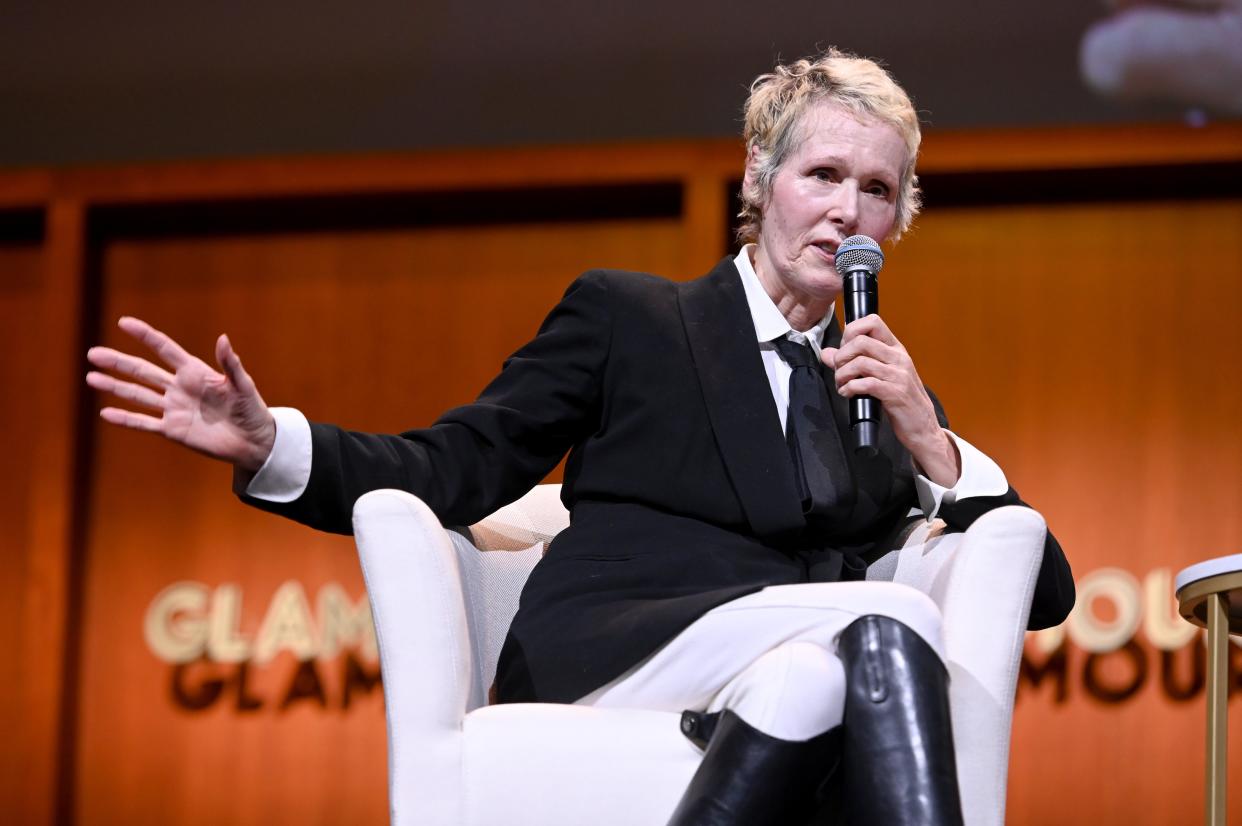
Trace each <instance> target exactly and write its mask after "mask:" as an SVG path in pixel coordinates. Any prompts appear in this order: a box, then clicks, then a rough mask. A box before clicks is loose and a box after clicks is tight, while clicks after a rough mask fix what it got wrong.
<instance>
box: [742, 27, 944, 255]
mask: <svg viewBox="0 0 1242 826" xmlns="http://www.w3.org/2000/svg"><path fill="white" fill-rule="evenodd" d="M825 100H826V101H830V102H832V103H837V104H840V105H842V106H844V107H846V108H847V109H849V110H850V111H851V112H853V113H854V114H855V115H856V116H859V117H870V118H875V119H877V120H879V121H880V122H881V123H886V124H888V125H890V126H892V127H893V128H894V129H896V130H897V132H898V134H900V135H901V137H902V138H903V139H904V140H905V142H906V150H907V152H906V156H907V157H906V167H905V169H903V170H901V181H900V183H899V184H898V190H897V215H896V220H895V222H894V226H895V230H894V232H893V235H892V237H893V239H894V240H896V239H897V238H899V237H901V234H902V233H903V232H905V231H906V230H907V229H909V227H910V223H911V222H912V221H913V220H914V216H916V215H918V212H919V208H920V207H921V206H922V199H921V197H920V194H919V185H918V177H917V176H916V175H915V174H914V162H915V160H916V159H917V158H918V154H919V143H920V141H921V140H922V134H921V133H920V131H919V118H918V115H917V114H916V113H915V111H914V104H913V103H911V102H910V96H909V95H907V94H906V93H905V90H903V89H902V88H901V87H900V86H898V85H897V81H895V80H893V77H892V75H890V74H889V73H888V72H887V71H885V70H884V68H883V67H882V66H880V64H878V63H876V62H875V61H873V60H868V59H867V58H865V57H858V56H856V55H852V54H849V53H847V52H843V51H840V50H838V49H835V48H830V49H828V51H826V52H824V53H823V54H821V55H819V56H818V57H816V58H815V59H814V60H807V59H803V60H798V61H796V62H794V63H790V64H788V65H778V66H777V67H776V68H775V69H773V70H772V71H771V72H769V73H767V74H762V75H759V77H757V78H755V82H754V83H752V84H751V85H750V97H748V98H747V99H746V127H745V131H744V132H743V137H744V138H745V140H746V162H747V164H748V165H750V164H753V166H752V167H751V175H750V177H749V178H748V179H747V180H746V181H744V182H743V185H742V211H741V212H740V213H738V217H739V218H741V219H742V223H741V226H740V227H739V228H738V231H737V235H738V240H740V241H741V242H742V243H744V244H748V243H752V242H754V241H756V240H757V239H758V238H759V229H760V227H761V226H762V225H763V209H762V206H761V205H762V204H763V203H764V202H765V201H766V200H767V199H768V196H769V195H771V193H772V181H773V179H774V178H775V177H776V173H777V171H778V170H779V169H780V167H781V164H783V163H784V162H785V159H786V158H788V157H789V153H790V152H791V151H792V150H793V148H794V146H795V144H796V142H797V141H798V140H799V139H800V138H801V134H800V129H799V127H800V126H801V124H802V120H803V118H804V117H805V115H806V113H807V111H808V110H809V109H810V108H811V107H812V106H813V105H815V104H817V103H819V102H821V101H825ZM747 182H748V183H749V186H747ZM876 240H883V239H876Z"/></svg>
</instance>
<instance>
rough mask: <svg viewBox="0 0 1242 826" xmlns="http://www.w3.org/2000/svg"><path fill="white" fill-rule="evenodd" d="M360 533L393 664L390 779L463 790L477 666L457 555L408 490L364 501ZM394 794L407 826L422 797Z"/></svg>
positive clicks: (385, 655)
mask: <svg viewBox="0 0 1242 826" xmlns="http://www.w3.org/2000/svg"><path fill="white" fill-rule="evenodd" d="M354 535H355V539H356V541H357V544H358V554H359V558H360V561H361V564H362V573H363V578H364V579H365V581H366V588H367V596H368V598H369V599H370V602H371V611H372V615H373V619H374V624H375V631H376V639H377V642H378V645H379V649H380V657H381V658H382V660H383V664H384V701H385V708H386V714H387V716H388V774H389V778H390V781H391V779H392V778H394V777H401V778H413V777H417V778H419V785H420V786H421V788H422V789H429V788H437V784H438V783H446V784H447V785H445V786H443V788H455V787H456V786H457V785H459V784H460V782H461V778H460V774H461V761H462V741H461V736H460V732H461V721H462V717H463V715H464V714H465V712H466V704H467V702H468V700H469V695H470V687H471V684H472V676H473V668H474V664H473V659H472V657H471V654H470V648H469V635H468V634H469V632H468V628H467V619H466V607H465V603H464V599H463V594H462V581H461V571H460V568H459V563H458V558H457V554H456V552H455V551H454V550H453V546H452V543H451V542H450V540H449V538H448V535H447V533H446V532H445V530H444V528H443V527H442V526H441V525H440V522H439V520H437V519H436V517H435V515H434V514H433V513H432V512H431V510H430V509H429V508H428V507H427V506H426V505H425V504H423V502H422V501H421V500H419V499H418V498H417V497H415V496H413V495H411V494H409V493H405V492H404V491H397V490H376V491H372V492H370V493H367V494H366V495H364V496H362V497H360V498H359V499H358V501H357V502H356V503H355V505H354ZM429 674H430V675H435V676H434V678H432V679H428V676H427V675H429ZM389 789H390V800H389V806H390V808H391V810H392V813H393V821H394V822H399V820H398V817H397V814H398V812H402V811H404V810H405V809H406V808H408V807H407V801H405V800H403V799H401V798H402V796H403V795H406V794H409V795H410V796H413V793H414V790H413V789H411V787H410V784H407V783H392V782H390V784H389ZM424 804H425V801H423V802H420V803H419V805H420V806H421V805H424ZM446 805H447V804H446ZM445 817H446V819H445V820H444V822H446V823H447V822H461V820H460V819H457V820H454V819H453V818H454V817H455V816H454V815H451V813H446V814H445Z"/></svg>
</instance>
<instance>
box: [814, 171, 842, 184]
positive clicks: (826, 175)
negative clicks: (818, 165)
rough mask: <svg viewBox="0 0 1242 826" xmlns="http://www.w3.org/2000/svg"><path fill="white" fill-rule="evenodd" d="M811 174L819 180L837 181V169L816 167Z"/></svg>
mask: <svg viewBox="0 0 1242 826" xmlns="http://www.w3.org/2000/svg"><path fill="white" fill-rule="evenodd" d="M811 175H812V177H814V178H815V180H817V181H835V180H836V179H837V173H836V170H833V169H816V170H815V171H814V172H812V173H811Z"/></svg>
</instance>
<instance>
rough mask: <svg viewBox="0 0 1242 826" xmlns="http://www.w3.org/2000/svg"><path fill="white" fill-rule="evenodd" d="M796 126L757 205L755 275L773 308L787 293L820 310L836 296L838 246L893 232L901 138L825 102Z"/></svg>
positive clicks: (902, 157) (903, 161)
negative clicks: (791, 142) (787, 149)
mask: <svg viewBox="0 0 1242 826" xmlns="http://www.w3.org/2000/svg"><path fill="white" fill-rule="evenodd" d="M795 128H796V129H799V130H800V131H801V132H802V134H801V135H800V136H798V137H799V138H800V140H799V141H798V142H797V143H796V144H795V146H794V149H793V151H792V152H790V154H789V156H788V157H787V158H786V159H785V162H784V163H783V164H782V165H781V166H780V168H779V169H778V170H777V172H776V175H775V176H774V177H773V180H772V191H771V193H770V194H769V196H768V198H767V199H766V201H765V202H764V203H763V204H762V209H763V224H762V227H761V229H760V232H759V241H758V248H757V249H756V251H755V272H756V274H757V275H758V276H759V279H760V281H761V282H762V283H763V285H764V288H765V289H766V290H767V292H768V294H769V295H771V296H773V299H774V300H775V301H776V303H777V305H778V306H780V305H781V299H782V298H790V299H793V300H794V301H797V302H798V303H800V304H805V305H820V304H824V305H825V306H824V310H825V311H827V306H826V304H827V303H830V302H832V301H834V300H835V299H836V297H837V296H838V295H840V294H841V278H840V276H838V275H837V271H836V269H835V268H834V266H833V262H834V260H835V255H836V249H837V246H838V245H839V244H840V243H841V242H842V241H844V240H845V239H846V238H848V237H849V236H851V235H858V234H861V235H869V236H871V237H872V238H873V239H875V240H876V241H883V240H884V239H885V238H887V237H888V235H889V233H890V232H891V231H892V229H893V222H894V220H895V218H896V214H897V192H898V187H899V185H900V183H901V171H902V169H904V168H905V165H906V143H905V141H904V140H903V139H902V137H901V134H900V133H899V132H898V131H897V130H896V129H895V128H894V127H892V126H890V125H888V124H886V123H883V122H880V121H877V120H872V119H869V118H868V119H863V120H859V119H858V118H857V117H856V116H855V115H854V114H853V113H852V112H850V111H849V110H848V109H845V108H844V107H842V106H841V105H839V104H836V103H832V102H829V101H822V102H820V103H817V104H815V105H814V106H812V107H811V108H810V109H809V110H808V111H807V113H806V115H805V116H804V117H803V120H802V123H801V124H799V125H798V126H796V127H795ZM747 175H748V176H749V175H750V171H749V170H748V171H747Z"/></svg>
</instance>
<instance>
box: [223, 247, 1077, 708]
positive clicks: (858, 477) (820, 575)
mask: <svg viewBox="0 0 1242 826" xmlns="http://www.w3.org/2000/svg"><path fill="white" fill-rule="evenodd" d="M839 340H840V331H839V329H838V328H837V327H836V325H835V324H834V325H833V326H832V327H831V329H830V330H829V333H828V341H829V343H830V344H835V343H837V342H839ZM830 387H831V384H830ZM830 396H831V397H833V398H834V400H835V404H836V410H835V412H836V414H837V422H838V431H837V440H836V442H835V444H830V445H829V447H830V450H829V454H830V458H831V460H832V461H835V462H838V463H839V464H840V465H842V466H843V467H844V468H845V470H844V471H843V472H846V473H848V474H849V476H850V478H852V479H853V482H854V485H853V490H852V491H851V492H850V496H849V499H850V500H851V501H847V502H845V503H844V504H845V507H844V508H842V509H841V513H842V514H843V516H842V517H841V518H839V519H834V520H833V521H832V522H831V523H815V524H808V523H807V520H806V519H805V518H804V517H803V514H802V509H801V505H800V502H799V500H798V495H797V493H796V489H795V486H794V478H793V466H792V463H791V461H790V458H789V453H788V450H787V448H786V445H785V438H784V435H783V433H782V431H781V426H780V419H779V417H778V414H777V410H776V406H775V404H774V403H773V400H772V393H771V390H770V388H769V386H768V381H767V377H766V374H765V373H764V369H763V363H762V359H761V357H760V355H759V349H758V347H757V346H756V342H755V331H754V325H753V323H752V321H751V318H750V311H749V308H748V306H747V303H746V298H745V294H744V292H743V289H742V284H741V280H740V278H739V276H738V273H737V270H736V268H735V266H734V265H733V262H732V260H731V259H727V258H726V259H725V260H723V261H721V263H720V264H718V265H717V266H716V267H715V269H713V270H712V272H711V273H710V274H708V275H707V276H705V277H703V278H700V279H698V280H696V281H691V282H687V283H683V284H678V283H674V282H670V281H666V280H664V279H660V278H656V277H654V276H650V275H645V274H639V273H626V272H618V271H608V270H600V271H593V272H589V273H586V274H585V275H583V276H581V277H580V278H579V279H578V280H577V281H575V282H574V283H573V284H572V285H571V286H570V287H569V289H568V290H567V291H566V293H565V296H564V298H563V299H562V301H561V303H560V304H558V305H557V306H556V307H555V308H554V309H553V310H552V312H551V313H550V314H549V315H548V317H547V319H546V320H545V321H544V323H543V325H542V326H541V327H540V330H539V333H538V335H536V337H535V338H534V340H532V341H531V342H530V343H529V344H527V345H526V346H524V347H523V348H522V349H520V350H519V351H518V352H516V353H515V354H514V355H513V356H512V357H510V358H509V359H508V360H507V361H506V362H505V366H504V369H503V370H502V371H501V373H500V375H499V376H497V377H496V379H494V380H493V381H492V382H491V384H489V385H488V386H487V388H486V389H485V390H484V391H483V392H482V394H481V395H480V396H479V398H478V399H477V400H476V401H475V402H474V403H472V404H469V405H466V406H464V407H459V408H456V409H453V410H450V411H448V412H447V413H445V414H444V416H442V417H441V418H440V419H439V420H438V421H437V422H436V423H435V424H434V425H432V426H431V427H430V428H426V429H423V430H415V431H410V432H407V433H403V434H401V435H400V436H379V435H372V434H363V433H354V432H349V431H345V430H341V429H339V428H337V427H335V426H332V425H323V424H312V426H311V432H312V438H313V443H314V447H313V465H312V469H311V476H310V482H309V484H308V486H307V489H306V491H305V492H304V493H303V495H302V496H301V497H300V498H299V499H297V500H296V501H294V502H291V503H287V504H280V503H272V502H264V501H261V500H255V499H252V498H249V497H244V498H245V499H246V501H248V502H250V503H251V504H254V505H256V506H257V507H260V508H264V509H266V510H270V511H273V512H276V513H281V514H284V515H286V516H289V517H292V518H294V519H297V520H299V521H301V522H304V523H306V524H308V525H311V526H313V527H316V528H320V529H323V530H329V531H336V532H340V533H349V532H350V531H351V524H350V519H351V511H352V508H353V503H354V501H355V500H356V499H357V498H358V497H359V496H361V495H362V494H363V493H365V492H367V491H369V490H374V489H376V488H383V487H395V488H401V489H404V490H409V491H411V492H413V493H415V494H416V495H418V496H419V497H420V498H422V499H423V500H424V501H425V502H426V503H427V504H428V506H429V507H430V508H431V509H432V511H434V512H435V513H436V514H437V516H439V517H440V519H441V520H442V521H443V522H444V523H445V524H448V525H468V524H471V523H473V522H476V521H478V520H479V519H481V518H482V517H484V516H486V515H487V514H489V513H491V512H492V511H493V510H495V509H496V508H498V507H500V506H502V505H504V504H506V503H508V502H511V501H513V500H515V499H517V498H518V497H520V496H521V495H522V494H523V493H525V492H526V491H527V490H529V489H530V488H531V487H532V486H533V485H535V484H537V483H538V482H539V481H540V480H541V479H542V478H543V477H544V476H545V475H546V474H547V473H548V472H549V471H550V470H551V469H552V468H553V467H555V465H556V463H557V462H558V461H559V460H560V458H561V457H562V456H563V455H564V454H565V452H566V451H569V459H568V462H567V464H566V468H565V479H564V487H563V489H562V499H563V501H564V503H565V505H566V507H568V508H569V509H570V512H571V524H570V527H569V528H567V529H566V530H565V531H563V532H562V533H561V534H560V535H558V536H557V537H556V539H555V540H554V541H553V542H552V544H551V547H549V549H548V553H547V555H546V556H545V558H544V559H543V561H542V562H540V564H539V565H537V566H536V568H535V570H534V572H533V573H532V574H531V577H530V579H529V581H528V582H527V585H526V588H525V589H524V590H523V592H522V599H521V604H520V607H519V609H518V613H517V616H516V617H515V618H514V621H513V624H512V626H511V628H510V632H509V637H508V639H507V640H506V643H505V646H504V649H503V651H502V653H501V658H500V664H499V668H498V672H497V696H498V698H499V699H500V700H502V701H533V700H539V701H551V702H572V701H574V700H576V699H578V698H579V697H581V696H583V695H584V694H587V693H588V692H590V691H592V690H594V689H595V688H598V687H599V686H601V685H603V684H604V683H606V682H608V681H609V680H612V679H614V678H615V677H617V676H619V675H620V674H622V673H623V672H624V671H625V670H626V669H628V668H629V667H631V666H632V665H634V664H635V663H637V662H639V661H640V660H641V659H643V658H644V657H646V656H647V655H648V654H650V653H651V652H652V651H654V650H655V649H656V648H658V647H659V646H660V645H662V644H663V643H664V642H666V641H668V640H669V639H671V638H672V637H673V636H675V635H676V634H677V633H678V632H679V631H681V630H682V629H683V628H685V627H686V626H687V625H689V624H690V623H691V622H693V621H694V620H695V619H697V618H698V617H699V616H701V615H702V614H703V613H705V612H706V611H708V610H710V609H711V608H713V607H715V606H717V605H720V604H721V603H724V602H727V601H729V600H731V599H735V598H737V597H739V596H742V595H744V594H748V593H752V592H754V591H757V590H759V589H761V588H764V587H766V586H768V585H778V584H790V583H797V582H825V581H836V580H841V579H860V578H862V576H863V572H864V569H865V560H866V558H867V555H868V553H869V552H870V551H871V550H872V549H873V548H875V547H877V545H878V544H880V543H884V542H886V541H888V540H889V539H890V538H891V536H892V535H893V534H894V533H895V532H896V530H897V529H898V528H899V527H900V525H901V524H902V523H903V522H904V520H905V517H906V514H907V513H908V511H909V510H910V508H911V507H912V506H914V505H915V504H916V496H915V489H914V471H913V465H912V461H911V458H910V456H909V454H908V453H907V452H906V451H905V449H904V448H903V447H902V446H901V445H900V443H899V442H898V441H897V439H896V438H895V437H894V435H893V433H892V430H891V428H889V427H887V426H885V427H883V428H882V431H881V436H880V455H879V456H878V457H877V458H876V459H874V460H871V461H866V462H864V461H860V460H856V459H855V458H854V456H853V452H852V451H847V450H845V449H844V447H843V446H842V445H843V444H844V440H843V438H842V432H843V431H844V428H846V427H847V409H846V403H845V401H844V400H843V399H841V398H840V397H839V396H836V394H835V393H830ZM937 410H938V412H939V405H938V404H937ZM940 415H941V420H942V424H944V425H946V426H947V421H945V420H944V417H943V413H940ZM1005 504H1022V503H1021V501H1020V500H1019V499H1018V496H1017V494H1016V493H1015V492H1014V491H1013V489H1012V488H1011V489H1010V490H1009V491H1008V492H1007V493H1006V494H1005V495H1004V496H998V497H978V498H973V499H968V500H964V501H962V502H959V503H956V504H953V505H946V506H944V507H942V509H941V512H940V516H941V517H942V518H944V520H945V521H946V522H947V523H948V525H949V526H950V528H951V529H955V530H964V529H965V528H966V527H967V526H968V525H970V523H971V522H973V521H974V520H975V519H977V518H978V517H979V516H980V515H982V514H983V513H985V512H986V511H988V510H991V509H992V508H995V507H999V506H1001V505H1005ZM1073 603H1074V583H1073V579H1072V576H1071V574H1070V568H1069V564H1068V563H1067V561H1066V559H1065V556H1064V554H1063V553H1062V551H1061V548H1060V546H1059V545H1058V544H1057V542H1056V540H1055V539H1054V538H1052V536H1051V534H1050V535H1049V537H1048V542H1047V545H1046V547H1045V551H1044V559H1043V564H1042V566H1041V569H1040V572H1039V579H1038V584H1037V586H1036V591H1035V601H1034V605H1033V607H1032V610H1031V622H1030V627H1031V628H1041V627H1046V626H1048V625H1054V624H1056V623H1058V622H1060V621H1061V620H1063V619H1064V618H1065V616H1066V615H1067V614H1068V613H1069V610H1070V608H1071V607H1072V606H1073Z"/></svg>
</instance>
